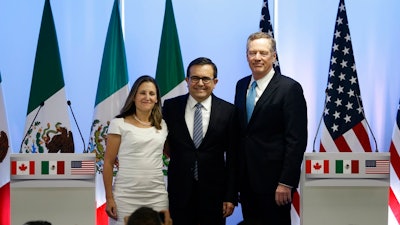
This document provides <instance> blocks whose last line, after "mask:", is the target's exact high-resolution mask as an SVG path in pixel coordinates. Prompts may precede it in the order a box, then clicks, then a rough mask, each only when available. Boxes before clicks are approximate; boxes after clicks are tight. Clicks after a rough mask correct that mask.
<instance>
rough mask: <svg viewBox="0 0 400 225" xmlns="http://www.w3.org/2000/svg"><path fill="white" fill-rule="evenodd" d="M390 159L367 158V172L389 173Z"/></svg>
mask: <svg viewBox="0 0 400 225" xmlns="http://www.w3.org/2000/svg"><path fill="white" fill-rule="evenodd" d="M389 166H390V164H389V160H365V173H366V174H389V170H390V167H389Z"/></svg>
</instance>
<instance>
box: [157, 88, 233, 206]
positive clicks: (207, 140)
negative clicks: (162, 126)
mask: <svg viewBox="0 0 400 225" xmlns="http://www.w3.org/2000/svg"><path fill="white" fill-rule="evenodd" d="M188 97H189V94H186V95H182V96H178V97H176V98H173V99H169V100H166V101H165V102H164V106H163V117H164V120H165V121H166V123H167V125H168V130H169V131H168V138H167V140H168V143H169V148H170V163H169V166H168V193H169V197H170V208H172V207H179V208H181V207H192V206H188V205H187V202H188V199H189V198H190V195H191V194H192V190H193V166H194V163H195V160H197V162H198V175H199V181H198V188H199V190H201V191H200V192H201V196H199V198H200V201H204V202H206V201H209V200H212V201H214V202H215V200H217V202H218V205H216V206H212V207H218V210H221V209H222V208H221V207H222V202H223V201H227V202H232V203H234V204H237V185H236V181H235V179H236V178H237V174H236V172H237V165H235V164H236V157H237V150H236V149H237V144H235V141H236V140H237V138H236V137H237V136H235V133H236V131H237V127H235V124H237V119H236V110H235V107H234V105H233V104H231V103H228V102H226V101H224V100H222V99H220V98H218V97H216V96H214V95H212V103H211V114H210V121H209V126H208V129H207V132H206V134H205V136H204V139H203V142H202V143H201V145H200V146H199V148H198V149H196V148H195V146H194V143H193V140H192V138H191V137H190V134H189V131H188V128H187V126H186V122H185V107H186V103H187V99H188ZM211 198H212V199H211ZM205 204H206V203H205ZM197 207H199V208H200V209H201V208H202V207H211V206H210V205H206V206H203V205H200V206H197Z"/></svg>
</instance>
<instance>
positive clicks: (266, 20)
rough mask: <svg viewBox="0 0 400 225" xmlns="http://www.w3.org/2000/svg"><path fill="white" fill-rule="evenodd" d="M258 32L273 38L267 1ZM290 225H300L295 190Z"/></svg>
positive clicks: (278, 70) (298, 197)
mask: <svg viewBox="0 0 400 225" xmlns="http://www.w3.org/2000/svg"><path fill="white" fill-rule="evenodd" d="M260 31H262V32H265V33H267V34H269V35H270V36H271V37H274V30H273V28H272V24H271V16H270V15H269V8H268V0H263V5H262V8H261V19H260ZM274 70H275V71H276V72H279V73H281V68H280V66H279V60H278V52H277V53H276V61H275V63H274ZM291 217H292V224H293V225H297V224H300V194H299V192H298V191H297V190H296V191H295V192H294V196H293V199H292V211H291Z"/></svg>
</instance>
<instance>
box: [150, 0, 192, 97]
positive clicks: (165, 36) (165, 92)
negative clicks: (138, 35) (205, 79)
mask: <svg viewBox="0 0 400 225" xmlns="http://www.w3.org/2000/svg"><path fill="white" fill-rule="evenodd" d="M156 80H157V83H158V85H159V87H160V92H161V93H160V94H161V97H162V100H163V101H164V100H165V99H168V98H172V97H175V96H178V95H181V94H184V93H186V92H187V88H186V82H185V72H184V68H183V62H182V55H181V48H180V45H179V37H178V31H177V29H176V23H175V16H174V9H173V7H172V2H171V0H166V2H165V14H164V23H163V28H162V34H161V42H160V50H159V53H158V62H157V71H156Z"/></svg>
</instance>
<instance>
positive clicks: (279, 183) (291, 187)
mask: <svg viewBox="0 0 400 225" xmlns="http://www.w3.org/2000/svg"><path fill="white" fill-rule="evenodd" d="M278 184H279V185H282V186H285V187H288V188H293V187H292V186H290V185H287V184H284V183H281V182H279V183H278Z"/></svg>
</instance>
